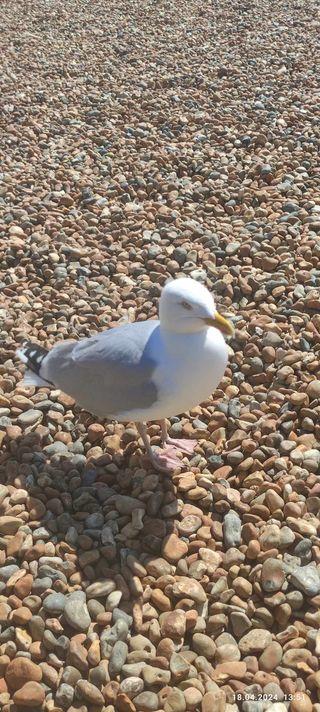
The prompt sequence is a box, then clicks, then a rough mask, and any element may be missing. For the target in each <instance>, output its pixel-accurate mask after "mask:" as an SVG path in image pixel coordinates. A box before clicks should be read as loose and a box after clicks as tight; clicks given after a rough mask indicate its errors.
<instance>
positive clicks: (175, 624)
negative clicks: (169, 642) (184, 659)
mask: <svg viewBox="0 0 320 712" xmlns="http://www.w3.org/2000/svg"><path fill="white" fill-rule="evenodd" d="M160 625H161V634H162V636H163V638H181V637H183V636H184V634H185V632H186V614H185V612H184V611H182V610H179V609H176V610H175V611H172V612H171V613H168V614H165V616H164V617H163V619H162V620H161V624H160Z"/></svg>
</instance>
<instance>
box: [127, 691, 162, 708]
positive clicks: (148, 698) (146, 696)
mask: <svg viewBox="0 0 320 712" xmlns="http://www.w3.org/2000/svg"><path fill="white" fill-rule="evenodd" d="M133 702H134V705H135V708H136V710H139V712H140V710H141V712H156V711H157V710H158V709H159V704H158V695H156V693H155V692H151V691H150V692H148V691H146V692H140V694H139V695H137V696H136V697H135V698H134V700H133Z"/></svg>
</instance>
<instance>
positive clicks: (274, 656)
mask: <svg viewBox="0 0 320 712" xmlns="http://www.w3.org/2000/svg"><path fill="white" fill-rule="evenodd" d="M281 660H282V647H281V645H280V643H277V641H276V640H273V641H272V643H270V644H269V645H267V647H266V648H265V650H264V651H263V652H262V654H261V655H260V658H259V668H260V670H264V671H265V672H272V671H273V670H275V669H276V667H277V666H278V665H280V663H281Z"/></svg>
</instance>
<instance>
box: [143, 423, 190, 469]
mask: <svg viewBox="0 0 320 712" xmlns="http://www.w3.org/2000/svg"><path fill="white" fill-rule="evenodd" d="M137 428H138V432H139V434H140V435H141V438H142V440H143V443H144V446H145V448H146V451H147V455H148V457H149V459H150V462H151V463H152V464H153V466H154V467H155V468H156V469H157V470H160V471H161V472H170V471H171V472H173V471H174V470H176V469H177V468H178V467H180V468H181V467H183V463H182V462H181V460H179V458H178V457H177V455H176V454H175V453H174V452H172V451H171V450H170V449H168V450H167V449H166V450H159V451H158V452H157V451H155V450H153V448H152V447H151V445H150V440H149V437H148V434H147V428H146V426H145V424H144V423H137Z"/></svg>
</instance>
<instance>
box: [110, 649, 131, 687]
mask: <svg viewBox="0 0 320 712" xmlns="http://www.w3.org/2000/svg"><path fill="white" fill-rule="evenodd" d="M127 655H128V646H127V644H126V643H124V642H123V640H117V642H116V643H115V644H114V646H113V648H112V652H111V655H110V660H109V675H110V677H111V679H112V678H114V677H116V675H118V673H119V672H120V670H121V669H122V667H123V665H124V664H125V662H126V659H127Z"/></svg>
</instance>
